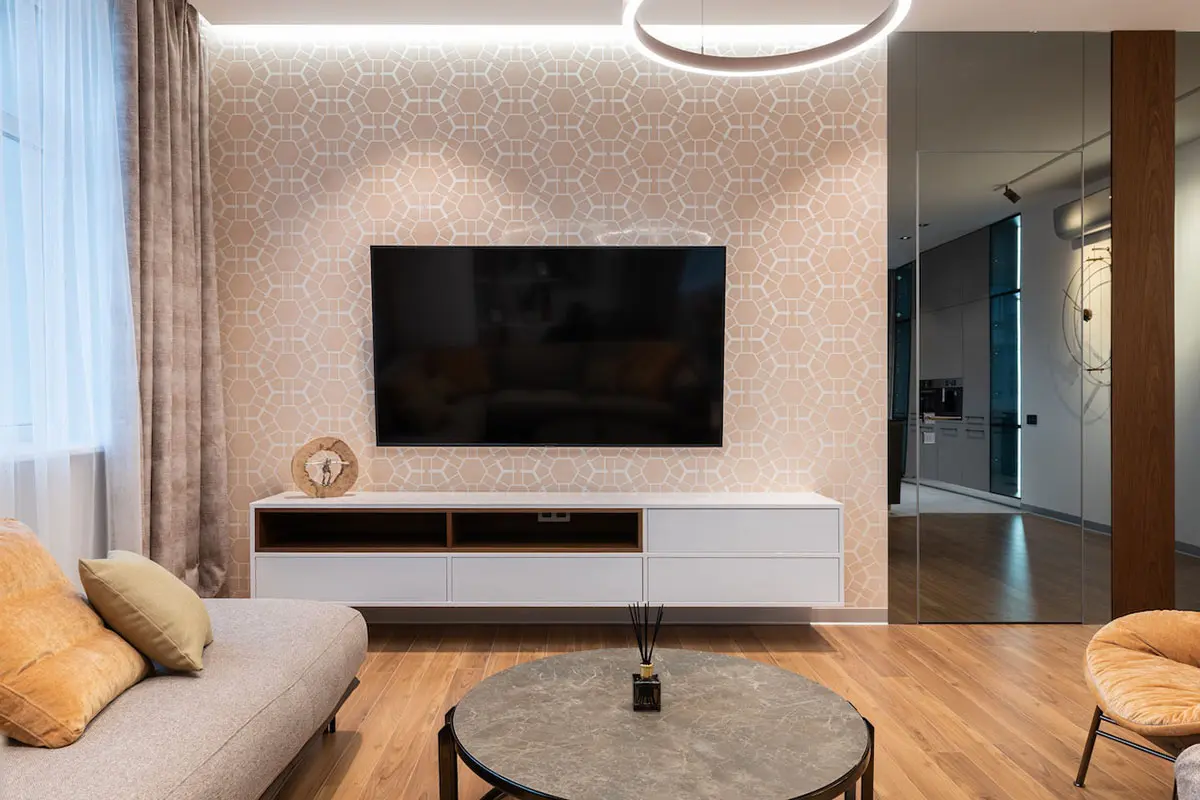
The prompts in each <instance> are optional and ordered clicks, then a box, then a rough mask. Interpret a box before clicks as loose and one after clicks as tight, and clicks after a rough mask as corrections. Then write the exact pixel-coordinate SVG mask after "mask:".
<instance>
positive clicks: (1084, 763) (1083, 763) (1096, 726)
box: [1075, 706, 1103, 787]
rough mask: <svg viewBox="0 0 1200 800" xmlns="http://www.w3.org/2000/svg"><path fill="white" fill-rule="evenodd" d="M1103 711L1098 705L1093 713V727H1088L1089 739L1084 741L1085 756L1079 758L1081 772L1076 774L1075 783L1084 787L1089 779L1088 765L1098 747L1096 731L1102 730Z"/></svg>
mask: <svg viewBox="0 0 1200 800" xmlns="http://www.w3.org/2000/svg"><path fill="white" fill-rule="evenodd" d="M1102 715H1103V712H1102V711H1101V710H1100V706H1096V713H1095V714H1093V715H1092V727H1091V728H1089V729H1088V735H1087V741H1085V742H1084V743H1083V757H1082V758H1080V759H1079V774H1078V775H1076V776H1075V785H1076V786H1079V787H1082V786H1083V782H1084V781H1085V780H1087V772H1088V765H1089V764H1091V763H1092V751H1093V750H1095V749H1096V733H1097V731H1099V730H1100V717H1101V716H1102Z"/></svg>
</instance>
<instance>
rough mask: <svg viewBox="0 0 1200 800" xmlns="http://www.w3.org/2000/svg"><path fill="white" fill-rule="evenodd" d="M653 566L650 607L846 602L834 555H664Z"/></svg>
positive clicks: (840, 574)
mask: <svg viewBox="0 0 1200 800" xmlns="http://www.w3.org/2000/svg"><path fill="white" fill-rule="evenodd" d="M649 562H650V563H649V573H648V575H649V585H648V587H647V588H648V596H649V601H650V602H651V603H665V604H667V605H670V604H672V603H674V604H690V605H783V606H787V605H838V604H840V603H841V602H842V560H841V559H840V558H837V557H833V556H816V557H786V556H775V557H772V558H765V557H758V556H752V557H740V558H739V557H733V558H710V557H707V556H695V557H686V556H680V557H671V556H660V557H651V558H650V559H649Z"/></svg>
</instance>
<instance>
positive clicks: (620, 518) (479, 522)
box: [450, 509, 642, 553]
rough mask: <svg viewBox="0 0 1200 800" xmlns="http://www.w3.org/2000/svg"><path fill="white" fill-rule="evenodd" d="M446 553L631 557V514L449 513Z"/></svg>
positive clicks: (635, 543) (637, 531) (635, 513)
mask: <svg viewBox="0 0 1200 800" xmlns="http://www.w3.org/2000/svg"><path fill="white" fill-rule="evenodd" d="M450 524H451V536H450V546H451V549H452V550H459V551H483V552H491V551H496V552H504V551H516V552H556V553H558V552H581V553H637V552H640V551H641V549H642V512H641V511H640V510H637V509H633V510H630V509H611V510H609V509H605V510H573V509H553V510H544V511H534V510H526V509H519V510H517V509H513V510H509V509H479V510H459V511H453V512H451V513H450Z"/></svg>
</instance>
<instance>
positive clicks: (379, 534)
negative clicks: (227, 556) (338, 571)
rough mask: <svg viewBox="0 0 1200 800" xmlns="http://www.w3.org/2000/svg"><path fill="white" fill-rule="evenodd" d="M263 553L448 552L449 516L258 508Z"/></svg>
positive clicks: (258, 533)
mask: <svg viewBox="0 0 1200 800" xmlns="http://www.w3.org/2000/svg"><path fill="white" fill-rule="evenodd" d="M256 513H257V516H256V523H255V535H256V537H257V540H258V541H257V545H256V546H257V550H258V551H259V552H271V551H275V552H304V551H317V552H337V551H362V552H372V551H376V552H386V551H390V550H398V551H408V550H420V551H428V550H445V549H446V545H447V538H446V524H447V520H446V512H445V511H407V510H395V511H392V510H376V509H370V510H357V509H355V510H346V509H343V510H338V511H333V510H330V511H307V510H303V511H301V510H291V509H287V510H284V509H278V510H277V509H259V510H258V511H257V512H256Z"/></svg>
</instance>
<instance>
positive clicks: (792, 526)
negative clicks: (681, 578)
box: [647, 508, 842, 555]
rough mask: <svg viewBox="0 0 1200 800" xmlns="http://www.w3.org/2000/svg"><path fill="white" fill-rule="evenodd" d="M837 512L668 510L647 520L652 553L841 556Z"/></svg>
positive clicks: (779, 509)
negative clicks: (812, 554)
mask: <svg viewBox="0 0 1200 800" xmlns="http://www.w3.org/2000/svg"><path fill="white" fill-rule="evenodd" d="M840 517H841V511H839V510H838V509H836V508H664V509H652V510H651V511H650V512H649V513H648V515H647V550H648V551H649V552H651V553H830V554H834V555H836V554H837V553H839V552H841V549H842V548H841V531H840V525H839V520H840Z"/></svg>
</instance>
